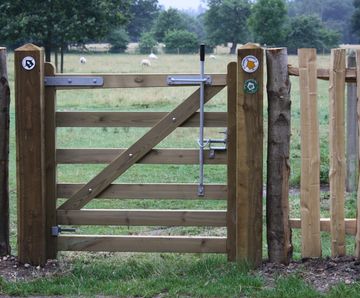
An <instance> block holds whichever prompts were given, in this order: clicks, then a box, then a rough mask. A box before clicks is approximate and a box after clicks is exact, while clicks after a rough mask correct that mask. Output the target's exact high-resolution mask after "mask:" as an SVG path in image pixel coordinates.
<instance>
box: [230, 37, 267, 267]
mask: <svg viewBox="0 0 360 298" xmlns="http://www.w3.org/2000/svg"><path fill="white" fill-rule="evenodd" d="M263 56H264V51H263V49H262V48H260V47H258V46H256V45H253V44H246V45H245V46H243V47H242V48H240V49H239V50H238V78H237V81H238V83H237V87H238V88H237V106H236V116H237V117H236V118H237V125H236V132H237V133H236V142H237V149H236V150H237V152H236V153H237V157H236V159H237V162H236V165H237V170H236V187H237V189H236V211H237V223H236V236H237V239H236V246H237V248H236V259H237V261H246V262H248V263H249V264H251V265H252V266H258V265H260V264H261V262H262V222H263V220H262V216H263V214H262V193H263V179H262V175H263V75H264V65H263V60H264V59H263Z"/></svg>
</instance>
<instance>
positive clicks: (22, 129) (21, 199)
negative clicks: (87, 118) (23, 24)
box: [15, 44, 46, 265]
mask: <svg viewBox="0 0 360 298" xmlns="http://www.w3.org/2000/svg"><path fill="white" fill-rule="evenodd" d="M15 109H16V110H15V111H16V112H15V114H16V149H17V150H16V154H17V156H16V160H17V200H18V255H19V261H20V262H21V263H30V264H34V265H42V264H44V263H45V262H46V241H45V239H46V228H45V227H46V223H45V198H44V176H45V175H44V50H43V49H41V48H39V47H37V46H35V45H32V44H26V45H24V46H22V47H20V48H18V49H16V50H15Z"/></svg>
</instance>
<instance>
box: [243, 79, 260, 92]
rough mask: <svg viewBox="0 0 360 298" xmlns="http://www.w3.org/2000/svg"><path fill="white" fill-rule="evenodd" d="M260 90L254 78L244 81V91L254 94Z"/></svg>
mask: <svg viewBox="0 0 360 298" xmlns="http://www.w3.org/2000/svg"><path fill="white" fill-rule="evenodd" d="M258 90H259V84H258V82H256V81H255V80H254V79H250V80H246V81H245V83H244V91H245V93H247V94H254V93H256V92H257V91H258Z"/></svg>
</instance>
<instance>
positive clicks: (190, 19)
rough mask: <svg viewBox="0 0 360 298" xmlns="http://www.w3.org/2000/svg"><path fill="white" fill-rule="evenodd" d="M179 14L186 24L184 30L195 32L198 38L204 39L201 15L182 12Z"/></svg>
mask: <svg viewBox="0 0 360 298" xmlns="http://www.w3.org/2000/svg"><path fill="white" fill-rule="evenodd" d="M181 16H182V18H183V19H184V22H185V24H186V30H187V31H189V32H193V33H195V34H196V36H197V37H198V39H199V40H202V41H205V36H206V33H205V27H204V18H203V15H200V16H192V15H189V14H187V13H184V12H182V13H181Z"/></svg>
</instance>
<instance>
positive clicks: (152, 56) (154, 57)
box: [149, 53, 159, 60]
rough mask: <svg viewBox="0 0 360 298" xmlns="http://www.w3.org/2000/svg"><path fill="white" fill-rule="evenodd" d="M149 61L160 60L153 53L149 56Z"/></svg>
mask: <svg viewBox="0 0 360 298" xmlns="http://www.w3.org/2000/svg"><path fill="white" fill-rule="evenodd" d="M149 59H153V60H157V59H159V58H158V56H156V55H155V54H154V53H151V54H150V55H149Z"/></svg>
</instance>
